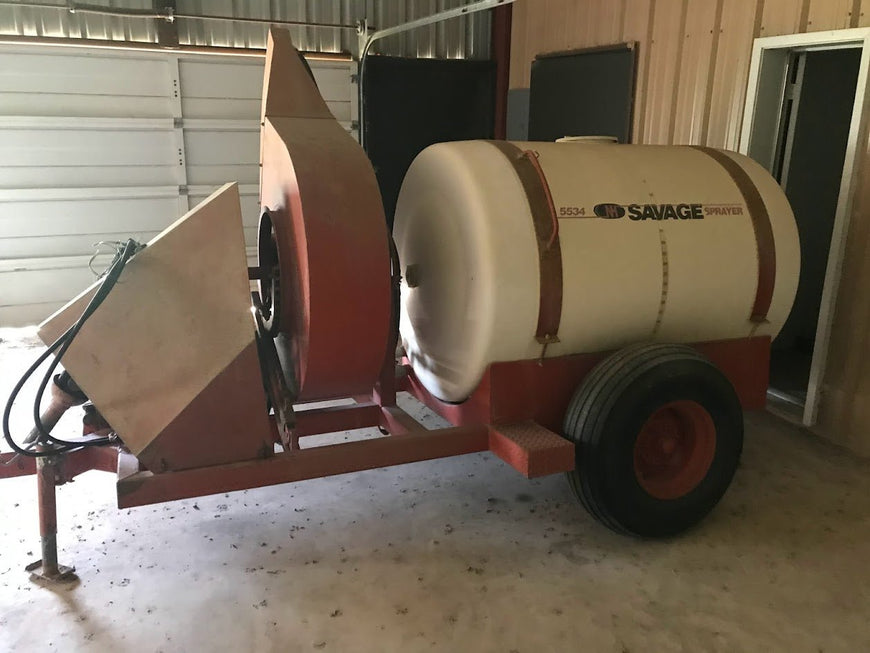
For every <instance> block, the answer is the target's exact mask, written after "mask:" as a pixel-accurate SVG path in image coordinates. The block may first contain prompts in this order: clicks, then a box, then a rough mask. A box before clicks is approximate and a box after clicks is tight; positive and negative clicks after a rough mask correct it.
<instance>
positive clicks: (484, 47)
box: [0, 0, 490, 59]
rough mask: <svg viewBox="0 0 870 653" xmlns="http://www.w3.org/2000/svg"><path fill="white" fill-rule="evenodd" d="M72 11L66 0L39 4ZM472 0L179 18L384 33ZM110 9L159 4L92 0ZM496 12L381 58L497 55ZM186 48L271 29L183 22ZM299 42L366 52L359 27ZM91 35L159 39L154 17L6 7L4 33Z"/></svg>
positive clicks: (231, 0) (247, 40)
mask: <svg viewBox="0 0 870 653" xmlns="http://www.w3.org/2000/svg"><path fill="white" fill-rule="evenodd" d="M36 1H37V2H38V3H39V4H45V5H56V6H60V7H64V5H65V3H64V2H62V1H60V0H36ZM469 2H471V0H383V1H380V0H379V1H376V2H373V1H371V0H369V1H366V0H246V1H244V2H240V1H238V0H177V3H176V4H177V12H178V13H179V14H198V15H212V16H235V17H239V18H259V19H264V20H302V21H307V22H327V23H340V24H349V25H353V24H356V22H357V21H359V20H360V19H362V18H364V17H367V18H368V21H369V23H370V24H371V25H374V26H375V27H377V28H384V27H391V26H393V25H396V24H398V23H402V22H405V21H408V20H411V19H414V18H420V17H422V16H427V15H429V14H432V13H435V12H436V11H442V10H444V9H450V8H453V7H457V6H461V5H465V4H468V3H469ZM88 4H99V5H105V6H106V7H107V8H119V9H137V10H142V9H146V10H151V9H152V8H153V5H152V2H151V0H108V1H107V0H102V1H100V0H91V1H90V2H88ZM489 21H490V17H489V12H481V13H477V14H473V15H471V16H467V17H462V18H455V19H452V20H450V21H447V22H445V23H442V24H440V25H437V26H433V27H424V28H421V29H418V30H414V31H412V32H408V33H407V34H402V35H397V36H395V37H391V38H388V39H384V40H383V41H381V42H380V43H379V44H378V45H377V47H375V48H373V52H374V53H380V54H389V55H397V56H409V57H438V58H460V59H462V58H465V59H487V58H489V40H490V22H489ZM177 26H178V37H179V42H180V43H181V44H182V45H198V46H219V47H235V48H265V47H266V31H267V26H266V25H265V24H253V23H239V22H230V21H211V20H209V21H202V20H192V19H178V20H177ZM289 29H290V33H291V35H292V36H293V41H294V43H295V44H296V46H297V47H298V48H299V49H300V50H305V51H308V52H333V53H337V52H342V53H347V54H351V55H353V56H356V55H357V54H358V46H357V35H356V32H355V31H354V30H346V29H332V28H329V29H327V28H313V27H302V26H290V27H289ZM4 34H6V35H16V36H48V37H57V38H85V39H99V40H111V41H138V42H145V43H156V42H157V27H156V21H155V20H154V19H142V18H128V17H118V16H100V15H95V14H70V13H69V11H67V10H66V9H65V7H64V8H62V9H55V8H51V7H48V8H41V7H28V6H20V7H10V6H0V35H4Z"/></svg>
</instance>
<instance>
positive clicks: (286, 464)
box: [118, 424, 489, 508]
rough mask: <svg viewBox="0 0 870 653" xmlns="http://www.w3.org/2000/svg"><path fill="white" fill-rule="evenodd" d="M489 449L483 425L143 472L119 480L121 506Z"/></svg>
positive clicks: (487, 434)
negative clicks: (222, 463)
mask: <svg viewBox="0 0 870 653" xmlns="http://www.w3.org/2000/svg"><path fill="white" fill-rule="evenodd" d="M488 449H489V428H488V427H487V426H486V425H485V424H478V425H474V426H460V427H453V428H445V429H438V430H434V431H416V432H413V433H409V434H407V435H392V436H389V437H383V438H377V439H375V440H361V441H357V442H346V443H343V444H333V445H328V446H324V447H314V448H311V449H302V450H297V451H293V452H290V453H283V454H277V455H275V456H272V457H270V458H264V459H258V460H250V461H247V462H241V463H232V464H227V465H214V466H211V467H200V468H196V469H188V470H183V471H177V472H171V473H166V474H151V473H150V472H139V473H136V474H132V475H130V476H127V477H126V478H123V479H121V480H119V481H118V507H119V508H131V507H133V506H144V505H148V504H151V503H160V502H162V501H174V500H176V499H186V498H189V497H199V496H206V495H209V494H217V493H220V492H233V491H236V490H247V489H249V488H254V487H264V486H267V485H279V484H281V483H290V482H293V481H302V480H306V479H311V478H321V477H324V476H334V475H336V474H347V473H349V472H359V471H362V470H366V469H377V468H378V467H388V466H390V465H404V464H406V463H413V462H419V461H423V460H432V459H434V458H447V457H449V456H459V455H462V454H467V453H475V452H478V451H487V450H488Z"/></svg>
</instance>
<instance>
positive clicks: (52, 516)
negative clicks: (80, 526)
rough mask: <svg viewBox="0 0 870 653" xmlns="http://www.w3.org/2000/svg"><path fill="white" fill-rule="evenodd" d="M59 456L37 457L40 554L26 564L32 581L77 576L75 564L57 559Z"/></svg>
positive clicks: (65, 579)
mask: <svg viewBox="0 0 870 653" xmlns="http://www.w3.org/2000/svg"><path fill="white" fill-rule="evenodd" d="M58 462H59V459H57V458H55V457H54V456H49V457H45V458H38V459H37V460H36V490H37V494H36V496H37V500H38V502H39V540H40V548H41V550H42V558H41V559H40V560H37V561H36V562H33V563H31V564H29V565H27V567H25V570H26V571H29V572H30V578H31V580H34V581H43V582H49V583H69V582H73V581H75V580H77V577H76V575H75V567H65V566H63V565H59V564H58V562H57V497H56V495H55V488H56V485H57V479H58Z"/></svg>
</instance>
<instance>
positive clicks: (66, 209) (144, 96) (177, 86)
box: [0, 46, 357, 327]
mask: <svg viewBox="0 0 870 653" xmlns="http://www.w3.org/2000/svg"><path fill="white" fill-rule="evenodd" d="M309 63H310V65H311V68H312V70H313V72H314V77H315V79H316V80H317V83H318V86H319V87H320V90H321V93H322V94H323V96H324V98H325V99H326V101H327V103H328V104H329V107H330V108H331V109H332V112H333V114H334V115H335V117H336V118H337V119H338V120H339V121H341V122H342V124H343V125H344V126H345V127H346V128H347V129H348V130H352V133H353V134H354V136H356V132H355V129H356V123H352V120H355V119H356V115H357V94H356V86H355V84H354V83H353V81H352V78H351V75H352V73H354V72H355V64H353V63H352V62H350V61H324V60H311V61H309ZM262 83H263V57H262V56H232V55H229V56H228V55H218V54H213V55H189V54H182V53H175V54H172V53H163V52H156V51H155V52H137V51H132V50H109V49H85V48H73V47H45V48H43V47H33V46H0V327H2V326H22V325H27V324H34V323H36V322H39V321H40V320H42V319H43V318H45V317H47V316H48V315H50V314H51V313H52V312H53V311H54V310H56V309H57V308H58V307H60V306H61V305H63V304H64V303H65V302H66V301H67V300H68V299H70V298H71V297H73V296H74V295H75V294H77V293H78V292H80V291H81V290H82V289H83V288H85V287H86V286H87V285H88V284H90V283H91V282H92V281H93V275H92V274H91V272H90V270H89V269H88V266H87V262H88V259H89V258H90V255H91V253H92V252H93V247H92V245H93V243H95V242H97V241H100V240H121V239H124V238H127V237H130V236H132V237H133V238H136V239H137V240H139V241H142V242H145V241H147V240H149V239H151V238H152V237H153V236H155V235H156V234H157V233H158V232H159V231H161V230H162V229H163V228H165V227H166V226H168V225H169V224H171V223H172V222H173V221H174V220H175V219H176V218H177V217H179V216H180V215H182V214H184V213H185V212H186V211H187V210H188V209H189V208H192V207H193V206H195V205H196V204H197V203H198V202H199V201H201V200H202V199H204V198H205V197H207V196H208V195H209V194H210V193H211V192H212V191H213V190H214V189H215V188H217V187H218V186H220V185H222V184H224V183H226V182H228V181H237V182H239V184H240V191H241V196H242V215H243V216H244V226H245V237H246V242H247V245H248V247H249V254H250V253H251V252H252V250H251V247H252V246H253V245H254V243H255V231H256V225H257V220H258V217H259V214H258V198H257V193H258V182H259V169H258V159H259V115H260V94H261V90H262ZM207 236H208V234H203V237H204V238H205V237H207Z"/></svg>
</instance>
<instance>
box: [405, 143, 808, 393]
mask: <svg viewBox="0 0 870 653" xmlns="http://www.w3.org/2000/svg"><path fill="white" fill-rule="evenodd" d="M532 159H534V162H532ZM530 163H533V164H534V165H533V168H530V167H529V164H530ZM530 169H532V170H535V171H537V172H538V175H537V181H536V180H535V178H534V176H532V179H530V174H529V170H530ZM544 179H545V182H546V183H544ZM542 189H543V190H544V193H543V194H542V192H541V191H542ZM547 191H548V192H549V196H550V198H551V199H552V203H551V204H550V203H549V202H546V199H547V194H546V193H547ZM542 202H543V204H542ZM542 206H543V207H544V209H546V208H548V207H549V211H547V213H546V215H550V216H555V217H556V220H555V221H556V222H557V224H558V232H557V235H556V236H555V237H554V233H553V232H554V231H555V229H554V225H553V224H552V222H554V220H553V219H552V217H550V218H546V219H545V222H546V224H545V225H542V222H541V213H542ZM536 219H537V220H538V222H537V225H538V226H537V235H536V223H535V220H536ZM542 229H543V230H544V231H543V232H542ZM542 233H543V236H542ZM393 234H394V238H395V242H396V246H397V248H398V253H399V259H400V261H401V265H402V271H403V280H402V291H401V292H402V298H401V318H400V330H401V337H402V343H403V345H404V348H405V351H406V353H407V355H408V357H409V359H410V361H411V363H412V366H413V369H414V373H415V374H416V376H417V377H418V378H419V379H420V381H421V382H422V383H423V385H424V386H425V387H426V388H427V389H428V390H429V391H430V392H431V393H432V394H434V395H435V396H437V397H439V398H440V399H442V400H444V401H450V402H458V401H462V400H464V399H466V398H467V397H468V396H469V395H470V394H471V393H472V392H473V391H474V389H475V387H476V386H477V385H478V383H479V382H480V380H481V378H482V376H483V374H484V371H485V370H486V367H487V366H488V365H489V364H490V363H493V362H499V361H514V360H529V359H538V358H540V357H541V356H542V355H543V356H546V357H552V356H561V355H566V354H574V353H587V352H602V351H609V350H614V349H618V348H620V347H623V346H626V345H629V344H632V343H637V342H703V341H713V340H725V339H733V338H745V337H749V336H760V335H769V336H771V337H773V336H775V335H776V334H777V333H778V331H779V329H780V328H781V327H782V324H783V322H784V321H785V319H786V317H787V316H788V313H789V311H790V310H791V305H792V302H793V300H794V295H795V290H796V288H797V281H798V274H799V267H800V251H799V243H798V234H797V228H796V226H795V221H794V216H793V214H792V212H791V208H790V207H789V204H788V201H787V200H786V198H785V195H784V194H783V192H782V190H781V188H780V187H779V185H778V184H777V183H776V181H774V179H773V178H772V177H771V176H770V175H769V174H768V173H767V171H766V170H764V169H763V168H762V167H761V166H760V165H758V164H757V163H755V162H754V161H752V160H751V159H749V158H747V157H744V156H741V155H739V154H735V153H733V152H725V151H723V150H710V149H707V148H694V147H682V146H679V147H678V146H653V145H616V144H609V143H601V142H598V143H596V142H593V141H586V142H570V141H569V142H562V143H513V144H501V145H499V144H498V143H496V142H489V141H466V142H456V143H440V144H437V145H433V146H431V147H428V148H426V149H425V150H424V151H423V152H421V153H420V154H419V155H418V156H417V158H416V159H415V160H414V162H413V163H412V164H411V167H410V169H409V170H408V173H407V175H406V176H405V180H404V182H403V184H402V189H401V192H400V194H399V199H398V203H397V206H396V214H395V224H394V227H393ZM552 247H556V248H557V249H558V252H553V251H550V250H551V249H552ZM548 248H549V249H548ZM542 252H543V254H542ZM559 255H560V257H561V262H560V263H559V262H558V261H557V266H558V267H557V269H556V272H555V273H554V270H553V265H554V264H553V257H554V256H556V258H557V259H558V258H559ZM542 258H547V259H548V262H547V263H546V264H543V263H542ZM559 272H561V275H560V279H556V278H555V277H556V276H559V275H558V273H559ZM557 282H558V283H557ZM555 286H560V288H556V291H558V292H557V293H555V301H556V302H557V308H558V307H559V306H560V308H561V315H560V316H559V318H558V320H557V323H558V324H557V327H558V328H557V330H556V333H555V334H550V333H542V332H541V320H540V319H539V313H540V312H542V311H544V310H545V309H544V308H543V306H542V294H543V296H544V298H545V301H544V303H547V302H549V303H550V304H551V308H552V303H553V301H554V287H555ZM542 289H543V290H542ZM550 317H552V316H550ZM544 321H546V322H549V323H550V326H552V319H549V320H547V319H545V320H544ZM541 336H551V337H549V338H547V337H543V338H542V337H541ZM552 336H555V337H552ZM547 340H549V341H551V342H550V343H549V344H547V345H546V346H545V345H544V344H543V342H545V341H547ZM556 340H557V341H556Z"/></svg>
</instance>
